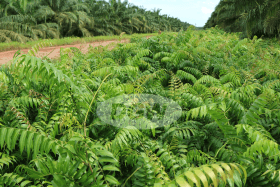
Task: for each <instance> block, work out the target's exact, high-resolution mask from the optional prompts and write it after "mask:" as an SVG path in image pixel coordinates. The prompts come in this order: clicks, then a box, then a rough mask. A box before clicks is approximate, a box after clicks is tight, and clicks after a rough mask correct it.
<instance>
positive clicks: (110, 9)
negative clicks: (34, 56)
mask: <svg viewBox="0 0 280 187" xmlns="http://www.w3.org/2000/svg"><path fill="white" fill-rule="evenodd" d="M189 26H190V24H188V23H186V22H182V21H181V20H179V19H178V18H173V17H170V16H168V15H166V14H165V15H160V9H154V10H150V11H146V10H145V9H144V8H141V7H138V6H136V5H133V4H131V3H128V1H120V0H118V1H116V0H110V1H105V0H98V1H97V0H44V1H43V0H35V1H31V0H0V28H1V29H0V42H5V43H9V42H12V41H17V42H20V43H25V42H27V41H34V40H35V41H36V40H38V39H50V38H62V37H71V36H77V37H90V36H100V35H121V36H122V35H123V34H124V33H127V34H130V35H131V34H133V33H154V32H155V31H158V30H161V31H174V32H178V31H179V30H180V29H182V28H183V29H187V27H189ZM119 38H121V37H119Z"/></svg>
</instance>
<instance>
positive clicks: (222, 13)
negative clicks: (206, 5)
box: [204, 0, 280, 37]
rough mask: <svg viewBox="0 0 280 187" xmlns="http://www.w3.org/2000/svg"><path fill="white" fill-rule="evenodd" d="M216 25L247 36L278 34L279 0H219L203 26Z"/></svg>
mask: <svg viewBox="0 0 280 187" xmlns="http://www.w3.org/2000/svg"><path fill="white" fill-rule="evenodd" d="M216 25H218V26H219V27H221V28H222V29H224V30H225V31H228V32H243V34H244V35H245V36H247V37H253V36H254V35H256V36H261V35H264V36H268V37H275V36H280V0H246V1H244V0H221V1H220V3H219V4H218V5H217V6H216V8H215V11H214V12H213V13H212V15H211V17H210V18H209V19H208V21H207V23H206V24H205V25H204V28H210V27H214V26H216Z"/></svg>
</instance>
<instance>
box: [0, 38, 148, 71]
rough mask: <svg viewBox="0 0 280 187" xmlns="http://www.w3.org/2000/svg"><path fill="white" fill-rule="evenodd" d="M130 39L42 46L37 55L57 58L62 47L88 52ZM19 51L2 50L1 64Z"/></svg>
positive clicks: (25, 51)
mask: <svg viewBox="0 0 280 187" xmlns="http://www.w3.org/2000/svg"><path fill="white" fill-rule="evenodd" d="M150 37H151V36H147V38H150ZM128 42H129V39H124V40H121V41H118V40H108V41H99V42H92V43H85V44H73V45H63V46H54V47H45V48H41V49H40V50H39V52H38V54H37V55H36V56H38V57H43V56H46V55H48V54H49V53H50V54H49V55H48V57H49V58H56V57H59V56H60V48H69V47H77V48H78V49H80V50H81V51H82V52H83V53H86V52H87V51H88V47H89V46H90V45H91V46H92V47H97V46H106V45H109V44H111V43H128ZM28 50H29V49H22V50H21V51H22V52H23V53H25V54H26V53H27V52H28ZM15 52H17V50H12V51H4V52H0V66H1V65H2V64H5V63H7V62H9V61H10V60H12V59H13V56H14V54H15Z"/></svg>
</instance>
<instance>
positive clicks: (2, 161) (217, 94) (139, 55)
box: [0, 27, 280, 187]
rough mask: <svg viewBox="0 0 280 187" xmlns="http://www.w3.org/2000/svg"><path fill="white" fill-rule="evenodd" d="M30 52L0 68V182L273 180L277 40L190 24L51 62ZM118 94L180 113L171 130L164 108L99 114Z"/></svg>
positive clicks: (279, 81) (216, 186) (77, 184)
mask: <svg viewBox="0 0 280 187" xmlns="http://www.w3.org/2000/svg"><path fill="white" fill-rule="evenodd" d="M34 50H35V51H33V52H32V51H30V52H29V53H28V54H27V55H22V56H17V57H16V58H15V59H14V62H15V63H13V64H11V65H6V64H5V65H2V66H1V67H0V90H1V92H0V126H1V128H0V135H1V137H0V186H1V184H2V185H3V186H26V187H34V186H36V187H42V186H44V185H45V184H48V187H62V186H63V187H64V186H66V187H67V186H68V187H96V186H101V187H108V186H112V187H117V186H122V187H131V186H133V187H134V186H135V187H142V186H149V187H150V186H151V187H178V186H180V187H186V186H187V187H190V186H191V187H194V186H202V184H203V186H204V187H208V186H211V187H236V186H237V187H255V186H258V187H261V186H262V187H268V186H269V187H273V186H279V185H280V177H279V176H280V175H279V174H280V149H279V144H280V71H279V70H280V62H279V61H280V45H279V43H278V41H274V40H262V39H260V38H257V37H254V38H253V39H252V40H249V39H243V40H240V39H239V34H236V33H235V34H229V33H225V32H224V31H222V30H219V29H218V28H211V29H208V30H203V31H194V28H193V27H189V28H188V30H187V31H184V32H179V33H176V34H174V33H169V34H168V33H164V34H161V35H158V36H155V37H151V38H149V39H145V38H134V39H133V38H132V39H131V43H126V44H117V46H116V47H115V48H113V49H111V50H109V48H108V47H102V46H101V47H98V48H91V49H90V50H89V52H88V53H87V54H83V53H82V52H81V51H80V50H79V49H77V48H65V49H62V50H61V53H60V58H58V59H55V60H52V59H42V58H38V57H36V56H35V55H36V50H37V49H35V48H34ZM125 94H134V95H137V97H142V95H143V94H151V95H156V96H161V97H166V98H169V99H172V100H173V101H175V102H176V103H177V104H178V105H179V106H180V107H181V108H182V115H181V116H180V118H179V119H178V120H177V121H175V122H173V123H171V124H169V123H168V122H170V121H172V117H171V116H169V115H167V114H166V111H165V108H166V107H165V106H164V107H161V106H160V105H158V104H150V102H148V101H147V102H142V103H141V102H138V103H137V101H136V100H134V104H133V105H131V107H127V106H124V105H121V104H117V103H115V104H114V105H112V107H110V106H108V108H107V107H106V108H105V109H104V110H101V111H100V110H99V111H98V104H99V103H100V102H103V101H107V100H109V99H111V98H114V97H117V96H123V95H125ZM130 103H132V102H130ZM143 107H144V108H145V107H146V108H145V109H146V111H147V113H148V114H147V116H148V117H145V116H144V114H143V113H142V109H143ZM107 109H111V113H109V114H108V116H106V117H108V118H109V119H112V120H115V121H114V122H115V123H113V124H112V125H109V124H107V123H106V122H105V121H104V120H103V119H102V118H101V117H100V115H98V114H100V113H101V114H102V113H103V114H104V111H105V112H106V111H107ZM134 109H139V110H140V109H141V111H140V112H139V111H137V114H135V113H136V112H135V111H134ZM153 116H156V117H157V119H163V118H164V121H163V122H162V123H161V124H160V125H158V124H156V123H154V122H153V121H151V120H150V118H151V117H153ZM125 117H126V118H125ZM124 119H134V120H136V121H137V122H139V123H137V124H135V125H132V124H131V123H130V122H129V121H128V120H124ZM153 119H154V118H153Z"/></svg>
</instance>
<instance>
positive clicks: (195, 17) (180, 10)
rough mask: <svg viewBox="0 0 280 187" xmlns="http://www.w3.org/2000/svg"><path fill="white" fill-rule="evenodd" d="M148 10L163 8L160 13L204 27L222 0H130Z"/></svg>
mask: <svg viewBox="0 0 280 187" xmlns="http://www.w3.org/2000/svg"><path fill="white" fill-rule="evenodd" d="M128 2H129V3H132V4H134V5H137V6H142V7H144V8H145V9H146V10H152V9H154V8H159V9H161V11H160V14H167V15H169V16H171V17H175V18H179V19H180V20H181V21H184V22H188V23H190V24H192V25H195V26H197V27H203V26H204V24H205V23H206V22H207V20H208V18H209V17H210V16H211V13H212V12H213V11H214V10H215V7H216V6H217V5H218V4H219V2H220V0H128Z"/></svg>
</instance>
